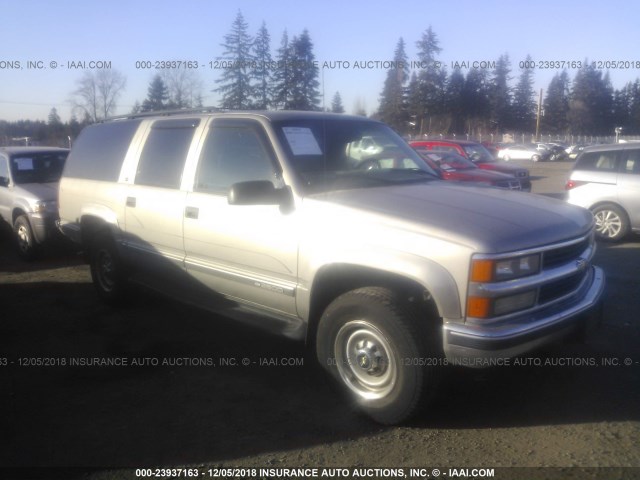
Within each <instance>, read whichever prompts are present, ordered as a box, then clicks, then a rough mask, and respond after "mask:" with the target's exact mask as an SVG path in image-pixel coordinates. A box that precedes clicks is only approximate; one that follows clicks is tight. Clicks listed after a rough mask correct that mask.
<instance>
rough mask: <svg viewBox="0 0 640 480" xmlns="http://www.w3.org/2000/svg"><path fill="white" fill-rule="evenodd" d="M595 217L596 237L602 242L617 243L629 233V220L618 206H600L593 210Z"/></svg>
mask: <svg viewBox="0 0 640 480" xmlns="http://www.w3.org/2000/svg"><path fill="white" fill-rule="evenodd" d="M593 216H594V217H595V219H596V235H598V237H599V238H601V239H602V240H607V241H610V242H617V241H618V240H622V239H623V238H624V237H625V236H626V235H627V233H628V232H629V218H628V217H627V214H626V212H625V211H624V210H623V209H622V208H620V207H618V206H617V205H613V204H610V203H608V204H605V205H599V206H597V207H596V208H594V209H593Z"/></svg>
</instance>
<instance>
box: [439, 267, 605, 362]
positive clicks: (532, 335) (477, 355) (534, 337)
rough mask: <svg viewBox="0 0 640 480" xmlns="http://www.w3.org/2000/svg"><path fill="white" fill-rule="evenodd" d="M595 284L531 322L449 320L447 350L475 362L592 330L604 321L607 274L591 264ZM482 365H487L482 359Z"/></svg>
mask: <svg viewBox="0 0 640 480" xmlns="http://www.w3.org/2000/svg"><path fill="white" fill-rule="evenodd" d="M591 268H592V269H593V270H592V274H591V284H590V285H589V287H588V289H587V290H586V293H585V294H584V295H583V296H582V297H581V298H580V299H579V300H572V301H570V302H564V303H561V304H557V305H554V306H553V307H552V308H549V309H547V310H545V311H542V312H540V314H539V315H537V316H536V317H535V318H532V319H530V321H528V322H519V323H517V324H506V325H500V326H498V327H489V326H479V325H465V324H457V323H447V324H445V325H444V328H443V335H444V351H445V355H446V357H447V359H448V360H450V361H452V362H458V363H464V364H468V365H473V364H474V362H468V360H469V359H491V358H510V357H514V356H517V355H521V354H523V353H525V352H528V351H530V350H533V349H535V348H538V347H540V346H542V345H545V344H548V343H550V342H552V341H554V340H556V339H558V338H561V337H563V336H565V335H567V334H569V333H571V332H574V331H576V330H579V329H584V328H586V329H592V328H594V327H595V325H597V324H598V323H599V322H600V320H601V318H600V317H601V311H602V310H601V308H600V306H601V301H602V294H603V292H604V286H605V283H606V282H605V276H604V272H603V271H602V269H601V268H599V267H595V266H592V267H591ZM478 365H479V366H483V364H482V362H479V364H478Z"/></svg>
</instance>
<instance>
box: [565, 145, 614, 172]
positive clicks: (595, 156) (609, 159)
mask: <svg viewBox="0 0 640 480" xmlns="http://www.w3.org/2000/svg"><path fill="white" fill-rule="evenodd" d="M618 153H619V151H615V150H614V151H609V152H606V151H605V152H586V153H583V154H582V156H581V157H580V160H579V161H578V163H577V165H576V170H591V171H596V172H615V171H616V170H618V159H619V155H618Z"/></svg>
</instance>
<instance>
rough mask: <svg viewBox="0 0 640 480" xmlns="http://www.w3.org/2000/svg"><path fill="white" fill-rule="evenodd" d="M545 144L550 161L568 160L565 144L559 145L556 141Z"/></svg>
mask: <svg viewBox="0 0 640 480" xmlns="http://www.w3.org/2000/svg"><path fill="white" fill-rule="evenodd" d="M547 146H548V148H549V152H550V156H549V161H550V162H563V161H565V160H569V154H568V153H567V151H566V150H567V147H566V146H565V145H561V144H558V143H548V144H547Z"/></svg>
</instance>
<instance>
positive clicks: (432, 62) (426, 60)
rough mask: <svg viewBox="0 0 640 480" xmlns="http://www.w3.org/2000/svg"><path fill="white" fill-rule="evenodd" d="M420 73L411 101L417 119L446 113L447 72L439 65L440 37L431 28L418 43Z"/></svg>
mask: <svg viewBox="0 0 640 480" xmlns="http://www.w3.org/2000/svg"><path fill="white" fill-rule="evenodd" d="M416 47H417V48H418V53H417V57H418V61H419V62H420V72H419V73H418V77H417V82H418V83H417V89H416V90H414V92H413V94H412V95H411V96H412V97H413V98H412V99H411V100H410V101H409V103H410V105H411V107H410V108H411V109H412V110H413V112H414V113H413V115H415V116H416V119H420V120H422V119H424V118H425V116H427V115H429V116H430V117H433V116H434V115H438V114H441V113H444V111H445V91H446V88H445V83H446V72H445V71H444V69H443V68H442V67H441V66H440V65H439V64H438V63H437V60H436V59H437V56H438V54H439V53H440V52H441V51H442V48H440V42H439V41H438V37H437V36H436V34H435V32H434V31H433V29H432V28H431V27H429V28H428V29H427V30H426V31H425V32H423V34H422V37H421V39H420V40H419V41H418V42H416ZM416 101H417V103H416Z"/></svg>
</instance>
